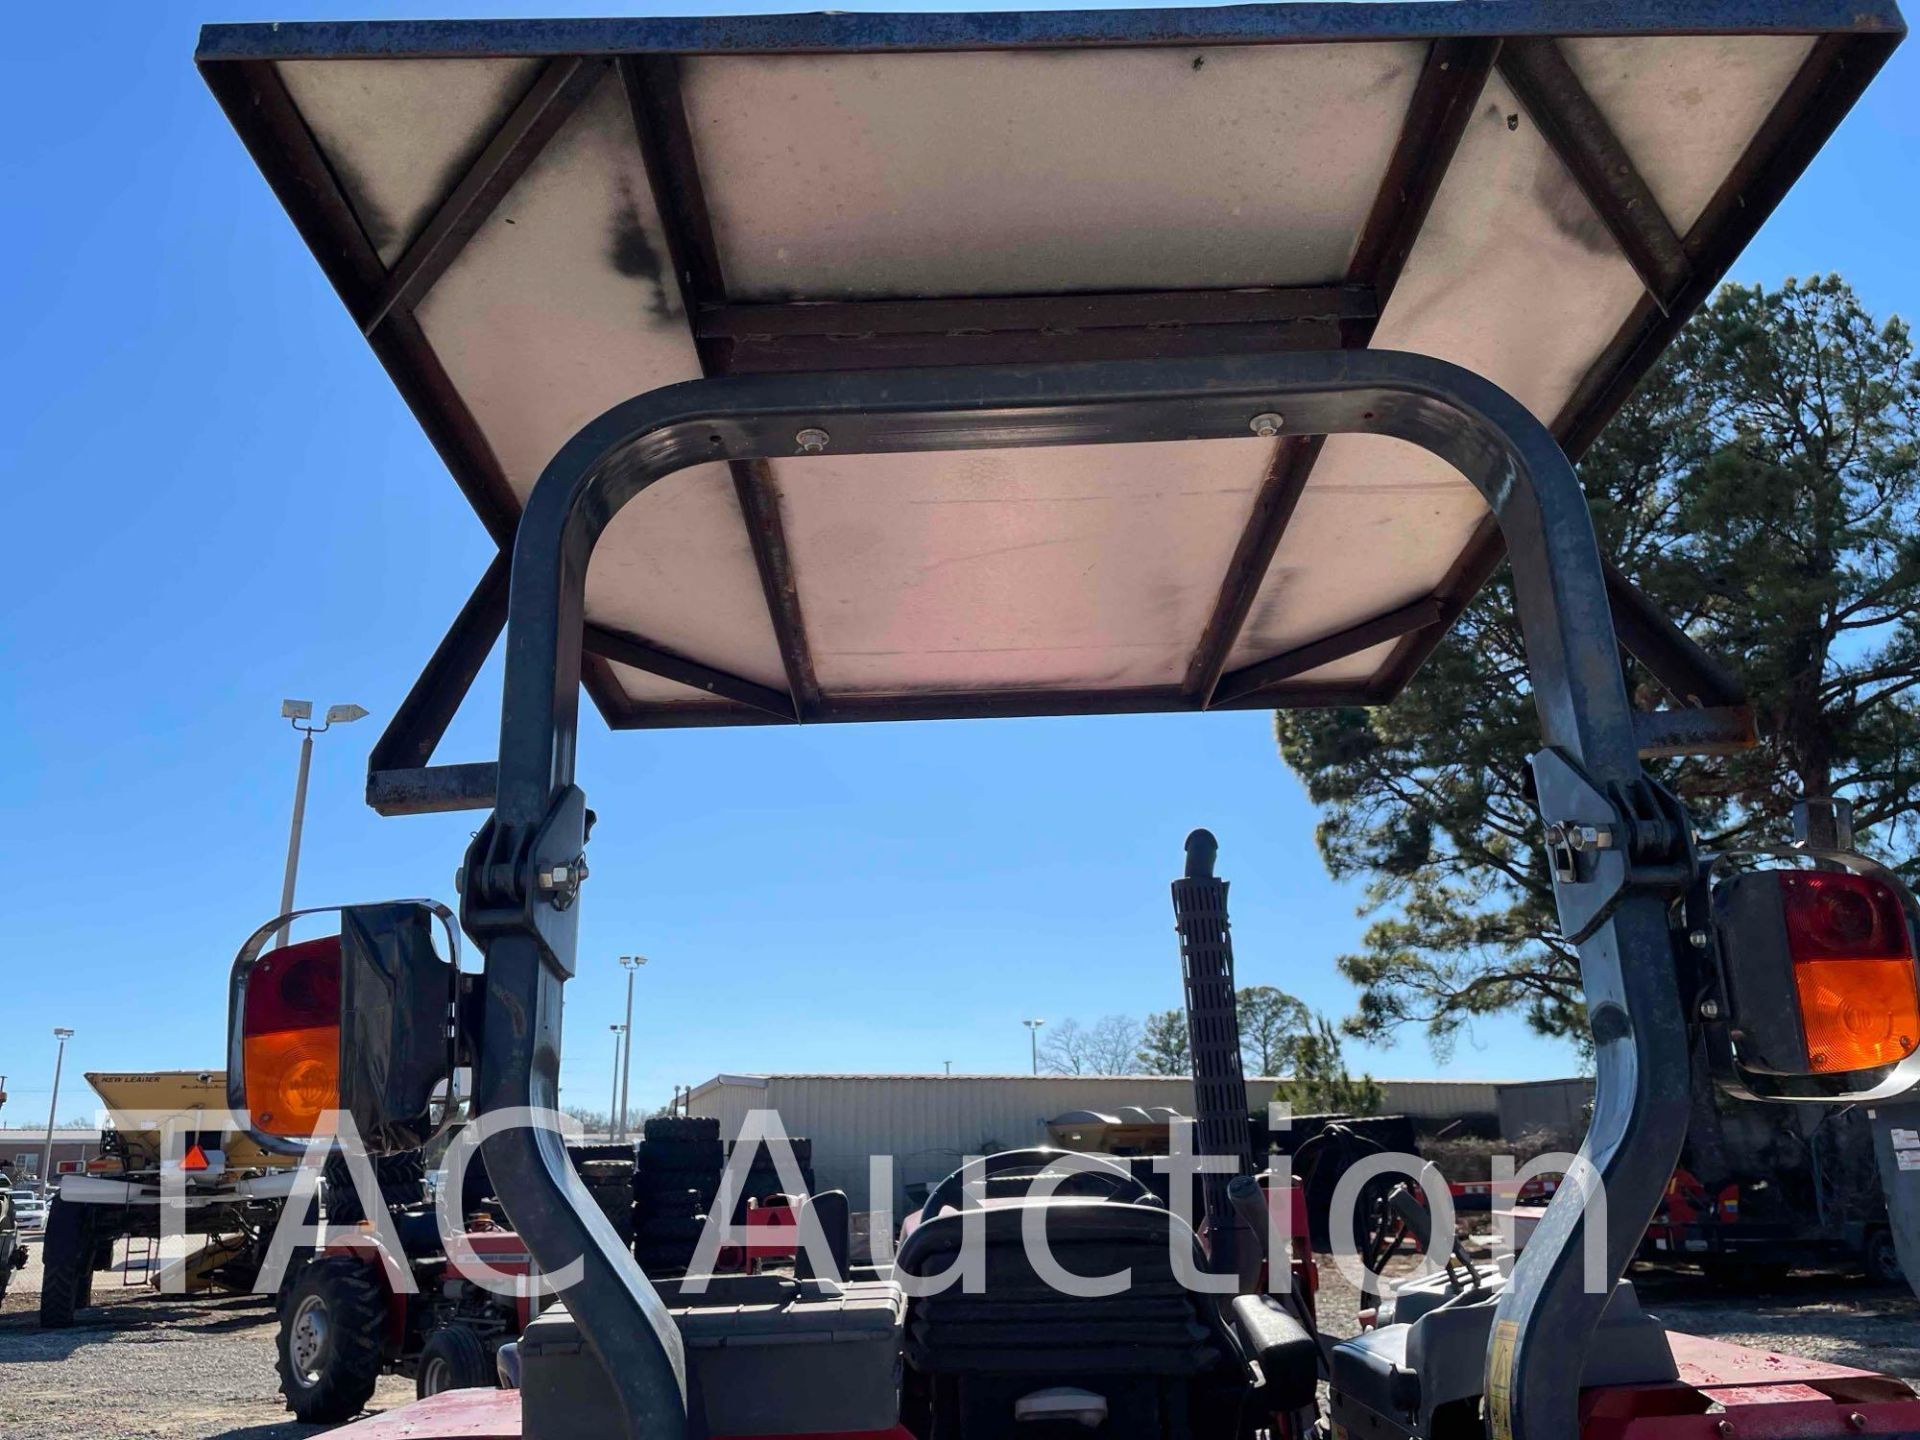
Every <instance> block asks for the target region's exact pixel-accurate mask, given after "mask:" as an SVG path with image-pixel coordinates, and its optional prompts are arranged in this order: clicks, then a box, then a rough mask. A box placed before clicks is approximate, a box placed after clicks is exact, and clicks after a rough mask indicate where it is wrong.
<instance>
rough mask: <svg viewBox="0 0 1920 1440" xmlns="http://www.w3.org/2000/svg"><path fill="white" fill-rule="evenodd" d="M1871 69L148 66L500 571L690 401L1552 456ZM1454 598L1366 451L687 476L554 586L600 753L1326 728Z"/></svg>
mask: <svg viewBox="0 0 1920 1440" xmlns="http://www.w3.org/2000/svg"><path fill="white" fill-rule="evenodd" d="M1901 31H1902V26H1901V22H1900V18H1899V15H1898V12H1897V11H1896V10H1895V9H1894V7H1893V6H1892V5H1891V4H1890V3H1880V0H1844V3H1826V0H1712V3H1708V0H1689V3H1666V0H1643V3H1635V0H1626V3H1607V4H1598V3H1590V0H1568V3H1560V0H1484V3H1461V4H1440V3H1417V4H1365V5H1271V6H1266V5H1260V6H1240V7H1234V8H1225V9H1196V10H1129V11H1113V12H1044V13H1025V14H987V15H935V14H922V15H850V14H834V15H806V16H782V17H757V18H737V19H701V20H669V19H633V20H594V21H525V22H509V23H497V22H459V21H454V22H435V23H411V22H392V23H388V22H376V23H356V24H311V25H308V24H281V25H271V26H267V25H237V26H226V25H220V26H211V27H209V28H208V29H206V30H205V31H204V32H203V33H202V39H201V47H200V52H199V57H198V58H199V64H200V66H201V68H202V70H203V72H204V74H205V76H206V78H207V81H208V83H209V84H210V85H211V86H212V88H213V89H214V91H215V93H216V94H217V95H218V97H219V98H220V100H221V103H222V104H223V105H224V106H225V107H226V109H227V112H228V114H229V116H230V117H231V118H232V120H233V122H234V124H235V126H236V127H237V128H238V130H239V131H240V133H241V136H242V138H243V139H244V140H245V142H246V144H247V146H248V148H249V149H250V150H251V152H252V154H253V155H254V158H255V159H256V160H257V161H258V163H259V164H260V166H261V168H262V170H263V171H264V172H265V174H266V176H267V178H268V180H269V181H270V182H271V183H272V185H273V186H274V188H275V191H276V193H277V194H278V195H279V197H280V199H281V200H282V202H283V203H284V204H285V205H286V206H287V208H288V210H289V212H290V213H291V215H292V217H293V219H294V221H295V223H296V224H297V225H298V227H299V229H300V232H301V234H302V236H303V238H305V240H306V241H307V243H308V244H309V245H310V246H311V247H312V249H313V251H314V254H315V257H316V258H317V259H318V260H319V261H320V263H321V265H322V266H323V267H325V269H326V271H327V273H328V275H329V277H330V278H331V279H332V281H333V283H334V285H335V286H336V288H337V289H338V290H339V292H340V294H341V297H342V299H343V300H344V301H345V302H346V304H347V306H348V308H349V310H350V311H351V312H352V314H353V316H354V318H355V320H356V321H357V322H358V323H359V324H360V325H361V327H362V328H363V330H364V331H365V333H366V335H367V337H368V340H369V342H370V344H371V345H372V347H373V349H374V351H375V353H376V354H377V355H378V356H379V358H380V360H381V362H382V363H383V364H384V365H385V366H386V367H387V370H388V372H389V373H390V374H391V375H392V377H393V379H394V382H395V384H396V385H397V386H398V387H399V389H400V391H401V393H402V394H403V395H404V396H405V398H406V400H407V402H408V404H409V405H410V406H411V407H412V408H413V410H414V412H415V414H416V415H417V416H418V417H419V420H420V423H421V425H422V426H423V428H424V429H425V430H426V432H427V434H428V435H429V436H430V437H431V438H432V440H433V442H434V444H435V445H436V446H437V447H438V449H439V451H440V453H441V455H442V456H443V457H444V459H445V461H446V463H447V465H448V468H449V469H450V470H451V471H452V473H453V476H454V479H455V480H456V481H457V482H458V483H459V484H460V486H461V487H462V489H463V490H464V491H465V492H466V494H467V496H468V498H469V499H470V500H471V501H472V503H473V506H474V508H475V510H476V511H477V512H478V513H479V515H480V517H481V519H482V521H483V522H484V523H485V524H486V525H487V526H488V528H489V529H490V530H491V532H492V533H493V534H494V536H495V537H496V538H497V539H498V540H499V541H500V542H501V543H502V544H505V543H506V542H507V541H508V540H509V538H510V537H511V534H512V530H513V526H514V523H515V520H516V518H517V516H518V514H519V510H520V507H521V505H522V503H523V502H524V501H525V499H526V497H527V495H528V493H529V492H530V490H531V488H532V486H533V484H534V482H535V480H536V479H537V478H538V476H539V474H540V472H541V469H542V467H543V466H544V465H545V464H546V462H547V461H548V460H549V459H550V458H551V457H552V455H553V454H554V452H555V451H556V450H557V449H558V448H559V447H560V446H561V444H562V443H563V442H564V441H565V440H566V439H567V438H568V437H569V436H570V435H572V434H573V432H574V431H575V430H576V429H577V428H579V427H580V426H581V425H582V424H584V423H585V422H586V421H588V420H590V419H592V418H593V417H594V416H595V415H597V414H598V413H600V412H601V411H603V410H604V409H606V408H607V407H609V406H611V405H613V404H615V403H616V402H619V401H621V400H625V399H627V398H628V397H629V396H631V395H634V394H636V393H639V392H642V391H645V390H649V389H652V388H654V387H657V386H661V385H666V384H669V383H671V382H674V381H680V380H686V379H690V378H695V377H698V376H700V375H702V374H709V375H714V374H727V373H746V372H766V371H781V370H795V369H807V370H819V369H857V368H872V367H884V366H920V365H950V364H967V363H977V362H993V361H1008V360H1022V361H1027V360H1049V359H1060V360H1079V359H1095V358H1106V357H1121V356H1127V357H1138V356H1155V355H1190V354H1196V353H1218V352H1229V351H1247V350H1273V349H1289V348H1298V347H1338V346H1346V347H1359V346H1367V345H1374V346H1379V347H1383V348H1392V349H1402V350H1411V351H1418V352H1423V353H1425V354H1428V355H1433V356H1436V357H1439V358H1442V359H1445V360H1449V361H1453V362H1456V363H1459V364H1462V365H1465V366H1467V367H1469V368H1471V369H1474V370H1476V371H1479V372H1480V373H1482V374H1484V375H1486V376H1487V377H1489V378H1490V379H1492V380H1493V381H1495V382H1496V383H1498V384H1500V385H1502V386H1503V387H1505V388H1506V389H1507V390H1509V391H1510V392H1511V393H1512V394H1514V395H1515V396H1516V397H1517V398H1518V399H1520V400H1521V401H1522V402H1523V403H1524V404H1526V405H1527V406H1528V407H1530V408H1531V409H1532V410H1533V411H1534V413H1536V414H1537V415H1538V416H1540V417H1541V418H1542V419H1543V420H1545V421H1546V422H1547V423H1549V424H1550V425H1551V426H1552V427H1553V429H1554V430H1555V432H1556V433H1557V434H1558V436H1559V437H1560V439H1561V440H1562V442H1563V444H1565V445H1566V446H1567V448H1568V449H1569V450H1570V451H1571V452H1574V453H1576V454H1577V453H1578V452H1579V451H1580V450H1581V449H1583V448H1584V447H1585V446H1586V445H1587V444H1588V443H1589V442H1590V441H1591V440H1592V438H1593V436H1594V435H1595V434H1596V433H1597V431H1598V430H1599V428H1600V427H1601V426H1602V425H1603V424H1604V423H1605V421H1606V419H1607V417H1608V416H1609V415H1610V414H1611V413H1612V411H1613V410H1614V409H1615V408H1616V407H1617V406H1618V405H1619V403H1620V402H1621V400H1622V399H1623V398H1624V396H1625V395H1626V393H1627V392H1628V391H1629V390H1630V389H1631V387H1632V385H1633V384H1634V382H1635V381H1636V379H1637V378H1638V377H1639V376H1640V375H1641V374H1642V373H1643V372H1644V371H1645V369H1646V368H1647V366H1648V365H1649V364H1650V363H1651V362H1652V361H1653V360H1654V359H1655V357H1656V356H1657V355H1658V354H1659V352H1660V351H1661V349H1662V348H1663V347H1664V346H1665V345H1666V343H1667V342H1668V341H1669V340H1670V339H1671V338H1672V336H1673V334H1674V333H1675V331H1676V330H1677V329H1678V327H1679V326H1680V324H1681V323H1682V322H1683V321H1684V319H1685V318H1686V317H1687V315H1688V314H1689V313H1691V312H1692V311H1693V310H1694V309H1695V308H1696V307H1697V306H1698V305H1699V303H1700V302H1701V300H1702V299H1703V298H1704V297H1705V296H1706V295H1707V294H1708V293H1709V291H1710V290H1711V288H1712V286H1713V285H1714V284H1715V283H1716V282H1717V281H1718V280H1719V279H1720V277H1721V276H1722V275H1723V274H1724V272H1725V271H1726V269H1727V267H1728V265H1729V264H1730V263H1731V262H1732V260H1733V259H1734V258H1735V257H1736V256H1737V255H1738V253H1739V252H1740V250H1741V248H1742V247H1743V246H1744V245H1745V244H1746V242H1747V240H1748V239H1749V238H1750V237H1751V236H1752V234H1753V232H1754V231H1755V229H1756V228H1757V227H1758V226H1759V225H1760V224H1761V222H1762V221H1763V220H1764V219H1765V218H1766V216H1767V215H1768V213H1769V212H1770V211H1771V210H1772V208H1773V206H1774V205H1775V203H1776V202H1777V201H1778V200H1779V198H1780V197H1781V196H1782V195H1783V194H1784V193H1785V191H1786V189H1787V188H1788V186H1789V185H1790V184H1791V183H1792V181H1793V180H1794V179H1795V178H1796V176H1797V175H1798V174H1799V173H1800V171H1801V170H1802V169H1803V168H1804V167H1805V165H1806V164H1807V162H1808V161H1809V160H1810V159H1811V158H1812V156H1813V155H1814V154H1815V153H1816V152H1817V150H1818V149H1819V147H1820V146H1821V144H1822V143H1823V142H1824V141H1825V139H1826V137H1827V136H1828V135H1829V134H1830V133H1831V132H1832V130H1833V128H1834V126H1835V125H1836V124H1837V123H1838V122H1839V120H1840V119H1841V117H1842V116H1843V115H1844V114H1845V112H1846V111H1847V109H1848V107H1849V106H1850V105H1851V104H1852V102H1853V101H1854V99H1855V98H1856V97H1857V96H1858V94H1859V93H1860V91H1861V90H1862V88H1863V87H1864V86H1865V84H1866V83H1867V81H1868V80H1869V79H1870V78H1871V76H1872V75H1873V73H1874V71H1875V70H1876V69H1877V68H1878V66H1879V65H1880V63H1881V62H1882V60H1883V59H1884V58H1885V56H1886V55H1887V53H1888V52H1889V51H1890V50H1891V49H1892V47H1893V45H1894V44H1895V43H1897V41H1898V38H1899V36H1900V34H1901ZM1499 553H1500V552H1499V538H1498V536H1497V535H1496V534H1495V533H1494V532H1493V530H1492V528H1491V526H1490V523H1489V517H1488V513H1487V510H1486V507H1485V506H1484V504H1483V503H1482V501H1481V499H1480V496H1479V495H1478V493H1477V492H1476V491H1475V490H1474V489H1473V487H1472V486H1471V485H1469V484H1468V483H1467V482H1466V481H1465V480H1464V479H1463V478H1462V477H1460V476H1459V475H1458V474H1456V473H1454V472H1453V471H1452V470H1450V469H1449V468H1448V467H1447V466H1446V465H1445V464H1444V463H1443V462H1441V461H1439V460H1437V459H1435V458H1433V457H1432V456H1430V455H1428V454H1426V453H1425V452H1422V451H1418V450H1415V449H1414V448H1412V447H1410V446H1407V445H1405V444H1402V443H1401V442H1398V441H1395V440H1391V439H1385V438H1380V437H1373V436H1341V437H1337V438H1334V439H1332V440H1329V441H1326V442H1324V443H1323V442H1322V441H1321V440H1319V439H1317V438H1313V437H1305V436H1289V435H1285V434H1282V435H1281V436H1279V437H1278V438H1260V437H1257V436H1255V435H1252V434H1249V435H1248V437H1247V438H1245V439H1243V440H1206V441H1188V442H1171V443H1158V444H1150V445H1138V446H1131V447H1122V448H1116V447H1087V448H1065V449H1048V450H1036V451H996V452H981V453H962V454H936V455H926V456H872V457H847V456H831V455H822V456H809V457H801V458H793V459H786V460H778V461H773V462H765V463H763V462H743V463H737V464H733V465H731V466H729V465H725V464H713V465H708V466H705V467H702V468H699V469H695V470H691V471H687V472H685V473H682V474H680V475H676V476H673V477H671V478H669V479H668V480H666V481H663V482H661V483H660V484H658V485H656V486H655V487H654V488H653V489H651V490H649V491H648V492H646V493H645V494H644V495H642V496H641V497H640V498H639V499H638V500H636V501H635V502H633V503H632V504H631V505H629V506H628V507H627V509H626V510H625V511H624V512H622V514H621V515H620V516H619V518H618V519H617V520H616V522H615V523H614V525H613V527H612V529H611V530H610V531H609V533H608V534H607V536H606V537H605V539H604V540H603V541H602V543H601V545H600V548H599V551H598V552H597V554H596V556H595V559H594V563H593V566H592V569H591V572H590V575H589V580H588V592H587V594H588V619H589V630H588V649H589V651H590V652H592V653H591V654H590V656H589V662H590V663H589V665H588V668H587V672H586V680H587V685H588V688H589V689H590V691H591V692H592V694H593V697H594V699H595V700H596V702H597V703H598V704H599V706H600V708H601V710H602V712H603V713H604V714H605V716H606V717H607V719H608V721H609V723H611V724H614V725H616V726H646V725H663V724H664V725H684V724H728V723H738V722H742V721H764V720H766V719H768V718H769V717H770V716H778V717H780V718H787V719H792V718H805V719H815V718H819V719H835V718H862V719H867V718H886V717H887V716H888V715H889V714H891V713H895V711H894V710H892V709H890V707H891V706H895V705H896V704H897V707H898V708H897V713H899V714H902V715H906V714H911V715H914V716H919V717H926V716H932V715H939V714H942V713H967V714H981V713H1010V714H1037V713H1057V712H1063V711H1073V710H1098V709H1112V708H1126V709H1132V710H1141V709H1169V710H1174V709H1198V708H1205V707H1207V706H1209V705H1214V706H1254V705H1259V706H1270V705H1292V704H1324V703H1328V702H1330V701H1377V700H1383V699H1386V698H1389V697H1390V696H1392V695H1393V694H1394V693H1395V692H1396V691H1397V690H1398V689H1399V688H1400V687H1401V686H1402V685H1404V684H1405V682H1406V681H1407V679H1408V678H1409V677H1410V676H1411V675H1412V674H1413V672H1414V671H1415V669H1416V668H1417V667H1418V666H1419V664H1420V662H1421V660H1422V659H1423V658H1424V657H1425V655H1426V654H1427V653H1428V652H1429V651H1430V650H1431V648H1432V647H1433V646H1434V645H1435V644H1436V643H1437V642H1438V640H1439V638H1440V637H1441V635H1442V634H1443V633H1444V631H1445V628H1446V626H1447V625H1448V624H1450V623H1451V621H1452V620H1453V618H1454V617H1455V616H1456V615H1457V614H1458V612H1459V609H1460V607H1461V606H1463V605H1464V604H1465V603H1466V601H1467V600H1468V599H1469V598H1470V597H1471V595H1472V593H1473V592H1474V591H1475V590H1476V589H1477V588H1478V587H1479V585H1480V584H1481V583H1482V582H1483V580H1484V579H1485V578H1486V576H1487V575H1488V573H1489V572H1490V570H1491V569H1492V567H1493V566H1494V564H1495V563H1497V561H1498V558H1499ZM495 572H496V573H495V576H494V583H495V585H496V588H499V585H500V583H502V582H501V581H500V578H499V577H503V576H504V566H496V567H495ZM485 588H486V587H485V586H483V587H482V589H483V592H485ZM483 599H485V596H484V593H483V595H480V596H476V600H475V602H474V604H475V605H479V604H481V602H482V600H483ZM486 603H487V604H492V603H493V602H492V601H491V600H487V601H486ZM470 608H472V607H470ZM495 628H496V629H497V621H496V622H495ZM487 639H488V641H489V642H490V640H491V635H490V634H489V635H488V636H487ZM476 663H477V662H476ZM1120 697H1125V703H1124V704H1120V703H1118V702H1119V700H1120ZM949 700H950V701H951V704H950V705H949V704H948V703H947V702H948V701H949ZM429 748H430V747H429Z"/></svg>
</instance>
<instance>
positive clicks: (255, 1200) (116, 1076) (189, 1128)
mask: <svg viewBox="0 0 1920 1440" xmlns="http://www.w3.org/2000/svg"><path fill="white" fill-rule="evenodd" d="M87 1083H88V1084H89V1085H91V1086H92V1087H93V1091H94V1093H95V1094H96V1095H98V1096H99V1097H100V1103H101V1105H102V1106H103V1107H104V1108H105V1111H106V1116H107V1124H106V1125H105V1127H104V1128H103V1129H102V1130H101V1132H100V1155H99V1156H98V1157H97V1158H95V1159H93V1160H90V1161H88V1162H87V1167H86V1169H85V1171H84V1172H81V1173H78V1174H72V1175H62V1176H60V1177H59V1183H58V1187H57V1188H56V1189H55V1191H54V1192H53V1195H52V1198H51V1202H50V1204H49V1205H48V1209H47V1227H46V1235H45V1239H44V1241H43V1242H42V1262H43V1265H44V1277H43V1279H42V1281H41V1288H40V1324H41V1327H42V1328H43V1329H50V1330H51V1329H63V1328H65V1327H67V1326H69V1325H72V1324H73V1323H74V1318H75V1312H76V1311H78V1310H80V1309H82V1308H84V1307H86V1306H88V1305H91V1304H92V1303H93V1290H94V1284H95V1279H94V1277H95V1276H96V1275H97V1274H99V1273H101V1272H104V1271H109V1270H111V1269H112V1268H113V1267H114V1265H115V1255H116V1248H117V1247H118V1246H120V1245H121V1244H122V1242H138V1249H139V1253H138V1254H136V1253H135V1250H134V1248H132V1247H131V1246H130V1247H129V1249H128V1250H127V1253H126V1255H125V1257H124V1259H125V1269H124V1270H123V1271H122V1273H121V1283H123V1284H136V1285H147V1284H155V1285H159V1284H164V1283H168V1280H169V1276H168V1275H164V1274H163V1273H162V1268H161V1267H162V1256H161V1251H160V1243H161V1240H162V1239H163V1237H164V1236H165V1234H166V1233H167V1232H168V1231H169V1230H177V1232H178V1233H181V1234H184V1235H191V1236H194V1237H197V1238H198V1239H199V1240H200V1241H201V1243H200V1244H199V1245H198V1246H197V1247H196V1248H194V1249H193V1250H191V1251H190V1252H188V1253H187V1254H186V1255H184V1256H182V1257H179V1258H178V1260H177V1261H176V1262H174V1263H175V1264H176V1265H177V1267H178V1268H177V1271H175V1272H173V1273H172V1274H171V1277H170V1278H171V1281H172V1283H175V1284H177V1285H179V1286H180V1287H181V1288H184V1289H187V1290H206V1289H231V1290H247V1289H250V1288H251V1287H252V1285H253V1281H254V1277H255V1275H256V1274H257V1273H258V1271H259V1268H260V1262H261V1260H262V1258H263V1257H264V1254H265V1250H264V1246H265V1242H266V1240H267V1239H268V1238H269V1237H270V1235H271V1233H272V1230H273V1227H274V1226H275V1225H276V1224H277V1223H278V1222H279V1219H280V1212H281V1207H282V1205H283V1204H284V1202H285V1200H286V1198H287V1194H288V1192H289V1190H290V1189H291V1188H292V1184H293V1173H292V1167H293V1166H294V1164H295V1160H294V1158H293V1157H286V1156H277V1155H273V1154H270V1153H269V1152H268V1151H266V1150H265V1149H263V1148H261V1147H260V1146H259V1145H258V1144H256V1143H255V1142H254V1141H253V1140H252V1139H251V1138H250V1137H248V1136H247V1135H246V1134H244V1133H242V1132H238V1131H236V1130H235V1129H234V1128H233V1127H232V1126H231V1124H230V1123H229V1121H228V1118H227V1077H226V1074H225V1072H223V1071H220V1070H147V1071H138V1072H89V1073H88V1074H87Z"/></svg>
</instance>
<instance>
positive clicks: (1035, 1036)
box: [1020, 1020, 1047, 1075]
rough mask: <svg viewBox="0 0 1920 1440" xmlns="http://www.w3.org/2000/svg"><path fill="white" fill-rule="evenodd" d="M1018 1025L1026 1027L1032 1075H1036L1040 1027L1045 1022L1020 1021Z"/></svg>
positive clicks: (1038, 1064)
mask: <svg viewBox="0 0 1920 1440" xmlns="http://www.w3.org/2000/svg"><path fill="white" fill-rule="evenodd" d="M1020 1023H1021V1024H1022V1025H1024V1026H1026V1027H1027V1041H1028V1045H1029V1048H1030V1049H1031V1050H1032V1052H1033V1073H1034V1074H1036V1075H1038V1074H1039V1073H1040V1027H1041V1026H1042V1025H1044V1024H1046V1023H1047V1022H1046V1021H1044V1020H1022V1021H1021V1022H1020Z"/></svg>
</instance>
